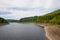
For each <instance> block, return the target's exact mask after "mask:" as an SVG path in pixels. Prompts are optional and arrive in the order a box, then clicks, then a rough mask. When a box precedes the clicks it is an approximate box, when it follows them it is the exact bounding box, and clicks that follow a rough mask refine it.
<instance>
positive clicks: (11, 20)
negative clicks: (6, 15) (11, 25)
mask: <svg viewBox="0 0 60 40" xmlns="http://www.w3.org/2000/svg"><path fill="white" fill-rule="evenodd" d="M7 21H8V22H18V20H15V19H7Z"/></svg>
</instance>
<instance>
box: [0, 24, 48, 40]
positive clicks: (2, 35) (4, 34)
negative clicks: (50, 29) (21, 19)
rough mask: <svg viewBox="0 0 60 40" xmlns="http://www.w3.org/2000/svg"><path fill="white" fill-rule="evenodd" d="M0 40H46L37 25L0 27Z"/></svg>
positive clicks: (42, 31)
mask: <svg viewBox="0 0 60 40" xmlns="http://www.w3.org/2000/svg"><path fill="white" fill-rule="evenodd" d="M0 40H47V39H46V37H45V35H44V30H43V28H41V27H38V26H37V25H34V24H31V23H28V24H27V23H26V24H18V23H10V24H9V25H5V26H0Z"/></svg>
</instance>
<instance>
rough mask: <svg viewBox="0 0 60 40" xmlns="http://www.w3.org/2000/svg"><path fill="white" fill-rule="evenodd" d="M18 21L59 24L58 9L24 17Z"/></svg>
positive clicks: (59, 15)
mask: <svg viewBox="0 0 60 40" xmlns="http://www.w3.org/2000/svg"><path fill="white" fill-rule="evenodd" d="M18 22H35V23H50V24H60V9H58V10H55V11H53V12H50V13H47V14H45V15H43V16H34V17H26V18H22V19H20V20H19V21H18Z"/></svg>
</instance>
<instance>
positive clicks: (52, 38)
mask: <svg viewBox="0 0 60 40" xmlns="http://www.w3.org/2000/svg"><path fill="white" fill-rule="evenodd" d="M35 24H37V25H39V26H41V27H42V28H44V31H45V36H46V37H47V39H48V40H60V36H58V35H57V34H58V32H57V31H56V32H57V34H56V35H54V34H55V33H54V30H51V29H50V27H56V26H57V25H50V24H46V23H44V24H43V23H35ZM57 27H58V26H57ZM54 29H56V28H54ZM59 35H60V34H59Z"/></svg>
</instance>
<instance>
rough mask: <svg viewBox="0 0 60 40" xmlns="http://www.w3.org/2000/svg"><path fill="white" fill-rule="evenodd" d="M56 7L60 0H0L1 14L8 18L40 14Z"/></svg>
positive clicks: (59, 7)
mask: <svg viewBox="0 0 60 40" xmlns="http://www.w3.org/2000/svg"><path fill="white" fill-rule="evenodd" d="M56 9H60V0H0V16H1V17H4V18H6V19H7V18H10V19H20V18H23V17H29V16H40V15H44V14H46V13H48V12H51V11H53V10H56ZM5 14H8V15H5Z"/></svg>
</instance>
